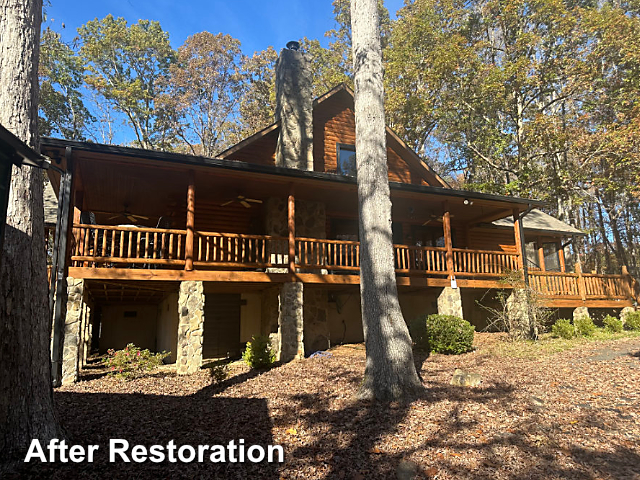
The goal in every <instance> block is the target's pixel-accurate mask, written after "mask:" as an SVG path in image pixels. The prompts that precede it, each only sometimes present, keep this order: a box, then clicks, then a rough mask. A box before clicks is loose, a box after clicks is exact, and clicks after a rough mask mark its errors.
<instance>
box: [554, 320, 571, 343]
mask: <svg viewBox="0 0 640 480" xmlns="http://www.w3.org/2000/svg"><path fill="white" fill-rule="evenodd" d="M551 335H553V336H554V337H560V338H565V339H567V340H569V339H571V338H573V337H575V336H576V327H575V326H574V325H572V324H571V321H570V320H567V319H566V318H561V319H559V320H556V323H554V324H553V326H552V327H551Z"/></svg>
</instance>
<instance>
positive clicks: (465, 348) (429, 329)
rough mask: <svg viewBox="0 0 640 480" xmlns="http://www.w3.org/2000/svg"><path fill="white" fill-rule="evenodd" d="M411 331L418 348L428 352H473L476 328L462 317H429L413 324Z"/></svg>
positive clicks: (456, 353) (454, 353)
mask: <svg viewBox="0 0 640 480" xmlns="http://www.w3.org/2000/svg"><path fill="white" fill-rule="evenodd" d="M420 323H422V324H423V325H424V327H423V326H422V325H420ZM411 330H412V334H413V335H414V337H413V340H414V342H415V344H416V346H417V347H418V348H421V349H424V350H426V351H427V352H435V353H445V354H453V355H459V354H461V353H466V352H470V351H472V350H473V334H474V330H475V327H473V326H472V325H471V324H470V323H469V322H467V321H466V320H463V319H462V318H460V317H455V316H453V315H429V316H428V317H427V318H426V320H425V319H422V320H416V321H414V322H412V324H411Z"/></svg>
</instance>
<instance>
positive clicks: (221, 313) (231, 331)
mask: <svg viewBox="0 0 640 480" xmlns="http://www.w3.org/2000/svg"><path fill="white" fill-rule="evenodd" d="M239 355H240V294H219V293H208V294H206V295H205V301H204V339H203V345H202V356H203V358H222V357H228V356H231V357H237V356H239Z"/></svg>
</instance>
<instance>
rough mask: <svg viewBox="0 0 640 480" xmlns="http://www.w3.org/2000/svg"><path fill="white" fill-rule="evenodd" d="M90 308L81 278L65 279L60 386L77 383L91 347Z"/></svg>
mask: <svg viewBox="0 0 640 480" xmlns="http://www.w3.org/2000/svg"><path fill="white" fill-rule="evenodd" d="M90 315H91V307H90V305H89V303H88V292H87V291H86V285H85V282H84V280H83V279H81V278H72V277H68V278H67V314H66V317H65V322H64V339H63V340H62V385H68V384H70V383H74V382H76V381H78V377H79V374H80V368H81V367H82V366H83V365H84V362H85V360H86V355H87V348H90V345H91V334H90V328H91V326H90V325H91V323H90Z"/></svg>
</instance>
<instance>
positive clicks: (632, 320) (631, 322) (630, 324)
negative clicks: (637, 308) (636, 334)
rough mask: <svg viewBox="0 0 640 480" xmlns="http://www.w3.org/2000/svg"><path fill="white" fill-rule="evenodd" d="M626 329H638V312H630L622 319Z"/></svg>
mask: <svg viewBox="0 0 640 480" xmlns="http://www.w3.org/2000/svg"><path fill="white" fill-rule="evenodd" d="M624 328H625V329H627V330H640V312H630V313H628V314H627V318H626V319H625V321H624Z"/></svg>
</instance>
